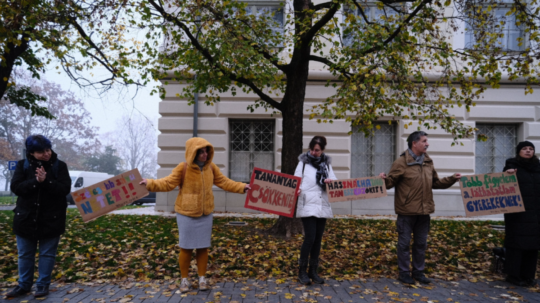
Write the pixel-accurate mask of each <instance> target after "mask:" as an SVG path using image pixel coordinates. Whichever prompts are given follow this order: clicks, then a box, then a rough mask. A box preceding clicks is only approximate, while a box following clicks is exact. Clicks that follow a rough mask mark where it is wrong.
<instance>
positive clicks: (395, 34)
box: [363, 0, 432, 56]
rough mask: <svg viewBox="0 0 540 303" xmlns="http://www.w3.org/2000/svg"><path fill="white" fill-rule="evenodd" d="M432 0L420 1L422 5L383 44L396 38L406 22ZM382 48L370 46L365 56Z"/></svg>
mask: <svg viewBox="0 0 540 303" xmlns="http://www.w3.org/2000/svg"><path fill="white" fill-rule="evenodd" d="M431 1H432V0H424V1H422V3H420V5H418V6H417V7H416V9H415V10H414V11H413V12H412V13H411V14H410V15H409V16H408V17H407V19H405V21H403V23H401V24H400V25H399V27H398V28H397V29H396V30H395V31H394V32H393V33H392V34H391V35H390V36H389V37H388V38H387V39H386V40H384V42H383V43H382V45H386V44H388V43H390V42H391V41H392V40H394V38H395V37H396V36H397V35H398V34H399V33H400V32H401V30H402V29H403V26H404V25H405V24H408V23H409V22H410V21H411V20H412V18H414V17H415V16H416V15H417V14H418V13H419V12H420V11H421V10H422V9H423V8H424V6H426V5H427V4H428V3H431ZM380 48H381V46H373V47H371V48H369V49H368V50H366V51H365V52H363V56H365V55H367V54H369V53H372V52H375V51H377V50H378V49H380Z"/></svg>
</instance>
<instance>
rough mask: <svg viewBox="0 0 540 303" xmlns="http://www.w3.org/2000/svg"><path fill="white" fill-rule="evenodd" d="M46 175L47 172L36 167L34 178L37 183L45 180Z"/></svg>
mask: <svg viewBox="0 0 540 303" xmlns="http://www.w3.org/2000/svg"><path fill="white" fill-rule="evenodd" d="M46 177H47V172H45V169H44V168H43V166H42V167H38V168H37V169H36V179H37V181H38V182H39V183H41V182H43V181H45V178H46Z"/></svg>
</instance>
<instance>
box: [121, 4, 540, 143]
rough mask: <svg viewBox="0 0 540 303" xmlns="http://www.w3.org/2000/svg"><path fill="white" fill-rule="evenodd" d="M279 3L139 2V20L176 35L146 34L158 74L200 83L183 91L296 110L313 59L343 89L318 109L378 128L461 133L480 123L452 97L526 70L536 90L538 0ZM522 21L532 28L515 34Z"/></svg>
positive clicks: (460, 98)
mask: <svg viewBox="0 0 540 303" xmlns="http://www.w3.org/2000/svg"><path fill="white" fill-rule="evenodd" d="M276 3H278V5H277V6H275V7H274V8H273V9H269V8H268V7H266V8H263V7H262V6H261V7H257V6H253V4H252V3H250V4H248V3H242V2H236V1H217V0H216V1H214V0H208V1H195V0H193V1H169V2H161V1H157V0H149V1H132V2H129V4H127V5H128V6H130V7H132V9H133V11H136V12H137V13H140V14H141V15H142V18H141V19H140V21H132V24H133V25H136V26H139V27H149V28H151V29H152V30H151V31H150V32H149V35H147V38H149V39H151V40H154V41H165V43H164V46H163V47H162V48H161V51H160V52H156V51H155V47H154V46H152V44H151V43H147V44H146V46H147V48H145V51H146V52H147V56H148V57H154V58H155V59H154V61H153V62H154V64H151V65H150V66H154V67H156V68H154V69H153V70H151V71H150V72H152V73H153V76H154V77H156V78H162V79H171V80H178V81H189V82H190V83H192V84H193V86H189V87H187V88H185V90H184V91H183V92H182V94H181V95H182V96H183V97H188V98H192V97H193V94H194V93H195V92H201V93H204V94H205V97H206V99H205V100H206V103H207V104H214V103H215V102H218V101H219V100H220V94H223V93H224V92H228V91H229V92H231V93H232V94H233V95H234V94H236V92H237V89H241V90H242V91H244V92H253V93H255V94H256V95H257V96H258V97H259V100H257V101H256V102H255V103H254V104H253V105H251V106H250V108H251V110H252V111H253V110H255V109H256V108H258V107H263V108H265V109H271V110H272V109H273V110H277V111H280V112H284V111H286V110H287V109H288V108H289V107H291V106H292V103H294V102H302V103H303V99H302V100H297V98H296V99H295V98H291V96H292V95H293V93H294V92H295V91H297V90H299V89H300V90H302V89H303V90H304V91H305V88H306V81H307V79H308V78H309V77H308V74H309V71H308V70H307V69H306V66H309V69H311V70H312V71H313V70H317V69H318V70H324V71H327V72H329V73H331V77H330V78H331V79H330V80H329V81H328V85H329V86H332V87H333V88H334V94H332V95H331V96H328V98H327V99H326V101H325V102H324V103H322V104H319V105H317V106H315V107H314V108H313V109H312V114H311V118H315V119H317V120H318V121H322V122H328V121H330V122H331V121H332V120H334V119H346V120H347V121H349V122H351V124H352V125H353V126H358V127H360V129H361V130H363V131H365V132H366V133H369V132H370V131H371V129H372V127H373V125H374V124H373V123H374V122H375V121H377V120H379V119H381V118H383V117H390V118H391V119H399V120H403V121H404V123H403V124H404V126H405V127H408V126H410V125H412V123H413V121H418V123H419V125H422V126H425V127H427V128H431V127H441V128H443V129H444V130H446V131H447V132H449V133H451V134H452V135H453V136H454V139H459V138H464V137H470V136H471V135H472V134H473V131H474V129H473V128H471V127H469V126H466V125H464V124H463V123H461V122H459V121H458V120H456V118H455V117H454V115H453V111H452V108H454V107H462V106H463V107H465V109H466V110H467V111H468V110H470V107H471V106H474V104H475V100H477V99H478V98H479V97H480V96H481V95H482V93H483V92H485V90H486V89H487V88H489V87H491V88H498V87H499V86H500V84H501V82H502V81H515V80H518V79H521V81H523V82H524V83H526V89H525V90H524V93H525V94H527V93H532V89H533V87H535V86H537V85H538V84H539V73H540V68H539V66H538V62H537V61H535V60H537V59H535V58H536V57H538V56H540V49H539V45H540V40H539V39H540V36H539V32H538V15H539V13H540V11H539V7H540V6H539V3H538V1H526V2H525V1H498V0H491V1H489V0H488V1H472V0H457V1H437V0H417V1H351V0H341V1H340V0H336V1H332V2H325V3H320V4H317V5H315V4H313V3H312V2H311V1H300V0H296V1H291V2H279V1H278V2H276ZM265 9H266V11H265ZM494 11H504V12H507V13H506V14H504V16H501V14H500V13H497V14H495V13H493V12H494ZM480 25H482V26H480ZM514 27H515V28H519V29H520V30H521V31H522V32H523V33H526V34H524V35H522V36H519V37H517V38H516V36H515V35H512V36H510V31H509V30H508V29H509V28H514ZM464 29H466V30H465V31H466V32H467V33H466V34H465V35H464V34H463V32H464ZM459 35H461V36H459ZM466 35H470V36H471V37H472V39H469V40H470V41H469V40H468V41H469V43H468V45H465V47H463V46H460V45H459V43H454V42H453V39H452V38H453V37H454V36H459V37H462V38H463V39H464V40H465V39H466V37H465V36H466ZM504 37H506V40H505V38H504ZM512 39H515V40H516V41H513V40H512ZM306 62H307V63H308V65H306ZM157 67H159V68H157ZM194 74H197V77H196V79H194V78H193V75H194ZM165 89H166V87H165Z"/></svg>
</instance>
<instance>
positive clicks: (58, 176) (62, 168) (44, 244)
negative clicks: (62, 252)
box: [7, 135, 71, 298]
mask: <svg viewBox="0 0 540 303" xmlns="http://www.w3.org/2000/svg"><path fill="white" fill-rule="evenodd" d="M26 150H27V154H26V157H27V159H26V160H21V161H19V163H17V167H16V169H15V174H14V175H13V179H12V180H11V191H12V192H13V193H15V194H16V195H17V197H18V198H17V206H16V207H15V209H14V210H13V212H15V216H14V218H13V231H14V233H15V235H16V236H17V250H18V253H19V260H18V263H19V281H18V282H19V285H18V286H17V287H15V288H14V289H13V290H12V291H10V292H9V293H8V294H7V297H8V298H11V297H18V296H22V295H25V294H27V293H28V292H29V291H30V289H31V288H32V284H33V280H34V266H35V255H36V250H37V248H38V245H39V264H38V271H39V277H38V279H37V281H36V292H35V293H34V296H35V297H43V296H46V295H47V294H48V293H49V284H50V283H51V274H52V270H53V268H54V262H55V258H56V250H57V248H58V243H59V242H60V235H61V234H63V233H64V231H65V228H66V209H67V201H66V195H67V194H68V193H69V192H70V189H71V178H70V177H69V172H68V168H67V165H66V163H64V162H62V161H60V160H58V158H57V155H56V153H55V152H54V151H52V150H51V141H49V139H47V138H46V137H44V136H42V135H32V136H29V137H28V138H27V139H26Z"/></svg>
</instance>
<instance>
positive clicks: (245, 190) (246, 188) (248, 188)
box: [244, 184, 251, 192]
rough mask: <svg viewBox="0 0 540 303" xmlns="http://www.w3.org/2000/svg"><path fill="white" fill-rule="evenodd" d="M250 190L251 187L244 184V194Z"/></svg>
mask: <svg viewBox="0 0 540 303" xmlns="http://www.w3.org/2000/svg"><path fill="white" fill-rule="evenodd" d="M250 189H251V187H250V186H249V184H246V186H244V192H247V191H248V190H250Z"/></svg>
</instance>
